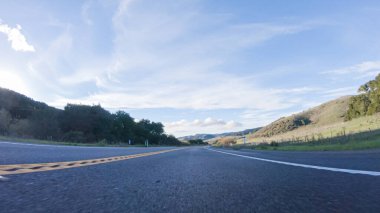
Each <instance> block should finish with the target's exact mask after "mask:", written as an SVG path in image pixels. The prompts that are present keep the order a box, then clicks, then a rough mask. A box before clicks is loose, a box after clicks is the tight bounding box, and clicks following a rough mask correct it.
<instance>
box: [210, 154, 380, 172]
mask: <svg viewBox="0 0 380 213" xmlns="http://www.w3.org/2000/svg"><path fill="white" fill-rule="evenodd" d="M208 150H210V151H214V152H219V153H223V154H226V155H233V156H237V157H242V158H248V159H253V160H259V161H265V162H270V163H277V164H283V165H288V166H297V167H303V168H309V169H318V170H327V171H332V172H343V173H349V174H361V175H370V176H380V172H377V171H365V170H354V169H340V168H333V167H325V166H314V165H308V164H300V163H291V162H286V161H278V160H270V159H265V158H257V157H251V156H246V155H239V154H234V153H230V152H223V151H218V150H214V149H208Z"/></svg>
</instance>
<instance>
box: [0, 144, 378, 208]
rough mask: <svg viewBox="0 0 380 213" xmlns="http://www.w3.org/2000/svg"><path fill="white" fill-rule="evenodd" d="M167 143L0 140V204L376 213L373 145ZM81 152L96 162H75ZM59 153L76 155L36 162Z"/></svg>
mask: <svg viewBox="0 0 380 213" xmlns="http://www.w3.org/2000/svg"><path fill="white" fill-rule="evenodd" d="M169 149H174V148H170V147H159V148H106V147H104V148H91V147H68V146H40V145H27V144H18V143H3V142H0V164H1V165H0V169H1V166H2V167H3V169H4V168H5V167H4V165H10V167H9V168H10V169H8V170H7V171H5V170H3V171H2V172H3V174H2V173H1V170H0V175H1V174H2V175H3V176H4V177H5V178H8V180H5V179H3V180H2V181H0V212H379V211H380V202H379V199H380V176H379V175H380V151H379V150H375V151H359V152H272V151H244V150H242V151H233V150H224V149H211V150H210V149H206V148H204V147H192V148H184V149H179V150H171V151H169V152H161V151H163V150H169ZM141 153H145V154H142V155H136V154H141ZM146 153H153V154H149V155H147V154H146ZM114 156H124V158H121V157H118V158H114ZM125 156H134V157H133V158H131V157H125ZM111 158H112V160H111V161H110V162H105V161H101V160H93V159H105V160H107V159H111ZM89 159H90V160H91V162H92V163H94V165H88V164H87V165H86V164H80V162H82V161H83V160H89ZM67 161H70V162H72V161H74V162H77V163H76V164H75V163H73V165H74V168H66V167H62V166H63V164H62V163H61V164H56V165H55V164H54V165H53V164H40V163H56V162H67ZM86 162H90V161H86ZM82 163H83V162H82ZM15 164H26V165H22V166H24V167H27V166H28V165H29V166H30V165H31V164H32V165H33V166H34V167H28V168H29V169H24V171H25V172H26V173H24V174H11V173H12V172H15V171H20V169H17V168H16V167H14V166H17V165H15ZM35 165H39V166H35ZM75 165H79V167H75ZM47 166H49V168H51V169H54V170H51V171H43V169H44V168H45V167H47ZM12 167H14V168H12ZM61 167H62V168H63V169H62V168H61ZM7 168H8V167H7ZM30 168H32V169H30ZM58 168H61V169H58ZM339 169H346V170H339ZM21 170H22V169H21ZM39 170H41V171H39ZM355 171H360V172H361V173H360V172H359V174H352V172H355ZM8 173H9V174H8ZM4 174H5V175H4Z"/></svg>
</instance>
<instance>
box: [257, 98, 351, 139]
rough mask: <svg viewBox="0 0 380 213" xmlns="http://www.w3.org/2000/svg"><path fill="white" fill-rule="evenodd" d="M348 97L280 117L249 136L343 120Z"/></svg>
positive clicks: (275, 133) (271, 134) (272, 134)
mask: <svg viewBox="0 0 380 213" xmlns="http://www.w3.org/2000/svg"><path fill="white" fill-rule="evenodd" d="M350 98H351V96H345V97H341V98H338V99H336V100H332V101H329V102H327V103H324V104H322V105H320V106H317V107H314V108H311V109H309V110H306V111H303V112H301V113H297V114H294V115H291V116H288V117H283V118H280V119H278V120H276V121H274V122H272V123H271V124H269V125H267V126H265V127H263V128H262V129H260V130H259V131H257V132H255V133H254V134H252V135H251V137H272V136H275V135H279V134H282V133H286V132H289V131H293V130H296V129H298V128H301V127H306V126H313V127H322V126H324V125H329V124H333V123H338V122H343V121H344V120H345V114H346V112H347V110H348V107H349V102H350Z"/></svg>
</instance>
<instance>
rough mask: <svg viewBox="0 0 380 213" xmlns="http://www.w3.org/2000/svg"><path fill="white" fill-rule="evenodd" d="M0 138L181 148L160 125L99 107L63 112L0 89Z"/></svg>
mask: <svg viewBox="0 0 380 213" xmlns="http://www.w3.org/2000/svg"><path fill="white" fill-rule="evenodd" d="M0 136H2V137H3V138H4V137H5V138H21V139H35V140H38V141H45V142H53V143H54V142H61V143H64V144H66V143H67V142H69V143H70V144H98V145H102V144H105V145H120V144H124V145H127V144H128V145H143V144H145V142H146V141H148V142H149V145H182V144H183V143H182V142H180V141H179V140H178V139H177V138H175V137H174V136H172V135H167V134H165V132H164V126H163V124H162V123H160V122H152V121H150V120H147V119H143V120H140V121H135V119H134V118H132V117H131V116H130V115H129V114H128V113H126V112H124V111H118V112H116V113H110V112H109V111H107V110H105V109H104V108H102V107H101V106H100V105H93V106H88V105H76V104H67V105H66V106H65V107H64V109H63V110H61V109H56V108H53V107H50V106H48V105H46V104H45V103H41V102H37V101H34V100H32V99H31V98H28V97H26V96H24V95H21V94H19V93H16V92H14V91H11V90H8V89H2V88H0Z"/></svg>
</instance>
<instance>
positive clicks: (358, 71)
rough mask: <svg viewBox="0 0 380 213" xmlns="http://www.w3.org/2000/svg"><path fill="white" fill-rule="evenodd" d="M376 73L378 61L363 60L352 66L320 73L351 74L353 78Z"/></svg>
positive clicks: (378, 67) (378, 70)
mask: <svg viewBox="0 0 380 213" xmlns="http://www.w3.org/2000/svg"><path fill="white" fill-rule="evenodd" d="M378 73H380V61H364V62H362V63H359V64H355V65H352V66H348V67H343V68H338V69H334V70H328V71H324V72H322V74H327V75H338V76H342V75H347V74H352V75H353V77H354V78H366V77H373V76H375V75H377V74H378Z"/></svg>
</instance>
